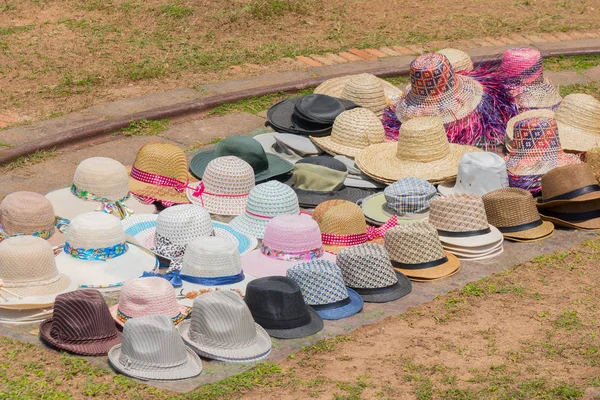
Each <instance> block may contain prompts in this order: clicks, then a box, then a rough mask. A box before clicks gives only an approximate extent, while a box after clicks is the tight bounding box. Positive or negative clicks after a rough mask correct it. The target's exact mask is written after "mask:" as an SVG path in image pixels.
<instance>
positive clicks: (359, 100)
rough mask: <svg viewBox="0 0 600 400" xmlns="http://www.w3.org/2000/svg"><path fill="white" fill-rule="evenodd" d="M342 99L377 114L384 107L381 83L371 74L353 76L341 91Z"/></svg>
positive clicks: (384, 100)
mask: <svg viewBox="0 0 600 400" xmlns="http://www.w3.org/2000/svg"><path fill="white" fill-rule="evenodd" d="M342 98H344V99H346V100H350V101H352V102H353V103H355V104H358V105H359V106H361V107H364V108H366V109H369V110H371V111H372V112H375V113H379V112H380V111H381V110H383V109H384V108H385V107H386V105H387V104H386V99H385V92H384V90H383V86H382V85H381V81H380V80H379V78H377V77H376V76H375V75H372V74H357V75H353V76H352V77H351V78H350V79H349V80H348V82H347V83H346V85H344V89H343V90H342Z"/></svg>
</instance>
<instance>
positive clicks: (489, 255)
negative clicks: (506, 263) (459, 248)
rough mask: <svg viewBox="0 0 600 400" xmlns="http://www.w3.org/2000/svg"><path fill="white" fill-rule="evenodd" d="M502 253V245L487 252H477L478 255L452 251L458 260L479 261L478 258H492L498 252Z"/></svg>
mask: <svg viewBox="0 0 600 400" xmlns="http://www.w3.org/2000/svg"><path fill="white" fill-rule="evenodd" d="M502 253H504V246H501V247H499V248H498V249H496V250H494V251H491V252H489V253H484V254H478V255H472V254H471V255H459V254H457V253H456V252H455V253H454V255H456V257H457V258H458V259H459V260H462V261H479V260H487V259H490V258H494V257H496V256H499V255H500V254H502Z"/></svg>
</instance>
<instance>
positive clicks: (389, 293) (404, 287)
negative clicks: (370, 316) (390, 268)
mask: <svg viewBox="0 0 600 400" xmlns="http://www.w3.org/2000/svg"><path fill="white" fill-rule="evenodd" d="M394 272H395V273H396V277H397V278H398V282H396V283H395V284H393V285H391V286H388V287H387V288H385V289H379V290H377V292H376V293H367V294H360V293H359V294H360V297H362V299H363V301H364V302H365V303H388V302H390V301H394V300H398V299H400V298H402V297H404V296H406V295H407V294H409V293H410V292H412V283H411V282H410V280H409V279H408V277H407V276H406V275H404V274H403V273H402V272H401V271H398V270H395V271H394ZM354 290H356V288H354Z"/></svg>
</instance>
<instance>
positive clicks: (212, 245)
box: [181, 236, 242, 278]
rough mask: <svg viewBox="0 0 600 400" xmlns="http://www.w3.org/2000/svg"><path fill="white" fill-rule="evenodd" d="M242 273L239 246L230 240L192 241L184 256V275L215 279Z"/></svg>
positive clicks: (206, 239)
mask: <svg viewBox="0 0 600 400" xmlns="http://www.w3.org/2000/svg"><path fill="white" fill-rule="evenodd" d="M240 272H242V261H241V259H240V252H239V250H238V247H237V245H236V244H235V243H234V242H233V241H232V240H230V239H228V238H224V237H217V236H209V237H201V238H197V239H194V240H192V241H191V242H190V243H189V244H188V245H187V247H186V249H185V254H184V256H183V266H182V268H181V274H182V275H189V276H194V277H200V278H215V277H222V276H231V275H237V274H239V273H240Z"/></svg>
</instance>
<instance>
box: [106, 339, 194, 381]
mask: <svg viewBox="0 0 600 400" xmlns="http://www.w3.org/2000/svg"><path fill="white" fill-rule="evenodd" d="M185 351H186V353H187V362H186V363H184V364H182V365H180V366H178V367H177V368H163V369H160V370H157V371H145V370H139V369H133V368H127V369H126V368H124V367H123V366H122V365H121V363H120V362H119V358H120V357H121V344H117V345H116V346H113V348H111V349H110V350H109V352H108V360H109V361H110V364H111V366H112V367H113V368H114V369H116V370H117V371H118V372H120V373H121V374H123V375H127V376H130V377H132V378H136V379H141V380H146V381H173V380H180V379H187V378H193V377H194V376H198V375H200V372H202V361H201V360H200V357H198V355H197V354H196V353H195V352H194V351H193V350H192V349H190V348H189V347H187V346H186V347H185Z"/></svg>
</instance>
